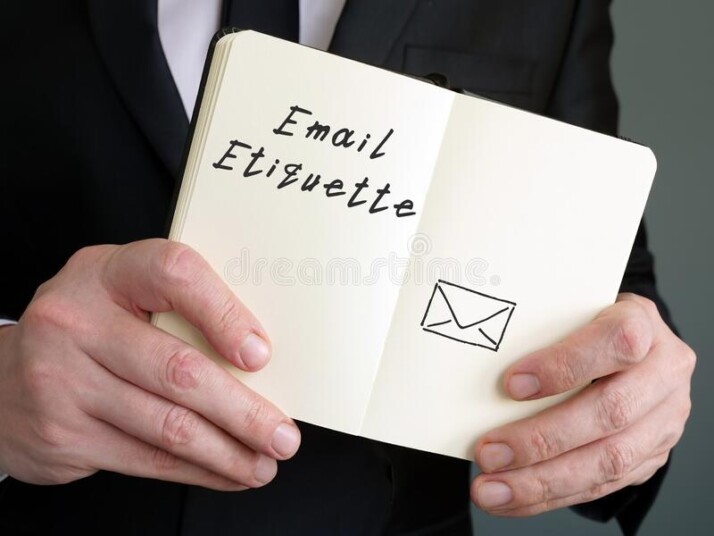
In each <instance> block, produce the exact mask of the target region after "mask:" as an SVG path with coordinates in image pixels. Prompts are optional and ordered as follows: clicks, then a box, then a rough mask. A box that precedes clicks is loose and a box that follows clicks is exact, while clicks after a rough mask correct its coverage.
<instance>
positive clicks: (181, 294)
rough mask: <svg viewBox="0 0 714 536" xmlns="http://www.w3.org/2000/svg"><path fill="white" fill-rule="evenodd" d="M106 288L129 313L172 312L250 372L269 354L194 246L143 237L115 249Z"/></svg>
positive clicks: (256, 327) (261, 334) (263, 338)
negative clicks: (192, 247) (194, 327)
mask: <svg viewBox="0 0 714 536" xmlns="http://www.w3.org/2000/svg"><path fill="white" fill-rule="evenodd" d="M105 274H106V275H105V277H104V278H103V282H104V286H105V287H106V288H107V289H108V291H109V292H110V294H111V295H112V297H113V298H114V299H115V300H116V301H117V303H119V304H121V305H122V306H123V307H124V308H126V309H127V310H129V311H132V312H136V310H137V308H139V309H141V310H142V311H150V312H163V311H176V312H178V313H179V314H180V315H181V316H183V317H184V318H185V319H186V320H188V321H189V322H190V323H191V324H193V325H194V326H196V327H197V328H198V329H199V330H200V331H201V333H202V334H203V335H204V336H205V337H206V339H207V340H208V342H209V343H210V344H211V346H213V348H215V349H216V351H217V352H218V353H219V354H221V355H222V356H223V357H225V358H226V359H227V360H228V361H230V362H231V363H233V364H234V365H236V366H237V367H239V368H241V369H243V370H246V371H253V370H257V369H260V368H261V367H263V366H264V365H265V364H266V363H267V362H268V360H269V358H270V343H269V339H268V336H267V334H266V332H265V330H264V329H263V327H262V326H261V325H260V323H259V322H258V320H257V319H256V318H255V316H253V314H252V313H251V312H250V310H249V309H248V308H247V307H246V306H245V305H243V304H242V303H241V301H240V300H239V299H238V298H237V297H236V295H235V294H233V292H232V291H231V290H230V288H228V286H227V285H226V284H225V283H224V282H223V281H222V280H221V278H220V277H219V276H218V274H216V273H215V272H214V271H213V269H212V268H211V267H210V266H209V264H208V263H207V262H206V261H205V260H204V259H203V258H202V257H201V256H200V255H199V254H198V253H196V252H195V251H194V250H193V249H191V248H189V247H188V246H185V245H183V244H180V243H178V242H171V241H167V240H159V239H155V240H144V241H141V242H134V243H131V244H129V245H127V246H124V247H122V248H120V249H118V250H116V251H115V252H114V253H113V254H112V256H111V257H110V258H109V259H108V261H107V265H106V272H105Z"/></svg>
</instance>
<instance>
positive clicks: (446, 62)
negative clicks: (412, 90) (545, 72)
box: [404, 45, 536, 107]
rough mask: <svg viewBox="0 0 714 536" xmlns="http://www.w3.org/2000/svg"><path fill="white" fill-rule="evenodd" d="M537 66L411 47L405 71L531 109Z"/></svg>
mask: <svg viewBox="0 0 714 536" xmlns="http://www.w3.org/2000/svg"><path fill="white" fill-rule="evenodd" d="M535 67H536V63H535V62H534V61H533V60H529V59H525V58H509V57H499V56H494V55H490V54H488V53H482V52H471V51H462V50H453V49H440V48H430V47H421V46H415V45H407V46H406V47H405V49H404V71H405V72H406V73H408V74H412V75H415V76H425V75H427V74H430V73H440V74H443V75H445V76H446V77H447V78H448V80H449V83H450V84H451V87H453V88H458V89H466V90H468V91H470V92H472V93H476V94H478V95H483V96H485V97H487V98H492V99H494V100H498V101H502V102H507V103H509V104H514V105H516V106H521V107H527V106H528V104H529V102H530V100H531V99H530V97H531V94H532V92H533V80H534V74H535Z"/></svg>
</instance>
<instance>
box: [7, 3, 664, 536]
mask: <svg viewBox="0 0 714 536" xmlns="http://www.w3.org/2000/svg"><path fill="white" fill-rule="evenodd" d="M608 8H609V5H608V2H606V1H605V0H561V1H559V2H533V1H532V0H509V1H498V2H495V1H492V2H488V1H486V0H438V1H436V0H435V1H431V0H350V1H348V2H347V4H346V7H345V9H344V12H343V14H342V17H341V18H340V21H339V23H338V25H337V29H336V31H335V35H334V39H333V42H332V45H331V47H330V50H331V51H332V52H333V53H335V54H340V55H343V56H347V57H350V58H354V59H357V60H360V61H363V62H367V63H371V64H375V65H379V66H383V67H386V68H389V69H393V70H397V71H405V72H408V73H413V74H417V75H424V74H427V73H430V72H435V71H436V72H441V73H443V74H445V75H447V76H448V77H449V80H450V81H451V83H452V84H453V85H454V86H457V87H461V88H466V89H468V90H471V91H473V92H476V93H480V94H483V95H485V96H487V97H490V98H494V99H497V100H501V101H504V102H507V103H509V104H512V105H515V106H518V107H521V108H525V109H527V110H531V111H534V112H537V113H540V114H545V115H548V116H551V117H554V118H557V119H560V120H563V121H567V122H570V123H573V124H576V125H581V126H584V127H587V128H590V129H594V130H598V131H603V132H608V133H614V132H615V130H616V125H617V113H618V112H617V102H616V98H615V94H614V92H613V88H612V85H611V81H610V74H609V66H608V62H609V54H610V49H611V45H612V32H611V26H610V21H609V16H608ZM1 11H2V15H3V16H2V27H3V28H2V32H0V50H3V51H4V52H3V54H2V56H1V57H0V70H1V72H2V73H3V77H2V81H1V82H0V95H1V96H2V100H1V102H2V106H3V113H2V129H1V130H0V181H1V183H0V184H1V190H0V191H1V194H0V244H1V247H2V262H0V308H1V309H4V312H5V313H6V315H7V316H9V317H12V318H18V317H19V316H20V315H21V314H22V312H23V310H24V308H25V307H26V305H27V303H28V302H29V300H30V299H31V297H32V295H33V292H34V289H35V288H36V287H37V286H38V285H39V284H40V283H42V282H43V281H45V280H46V279H48V278H50V277H52V275H53V274H54V273H55V272H56V271H57V270H58V269H59V268H60V267H61V266H62V264H63V263H64V262H65V260H66V259H67V258H68V257H69V256H71V255H72V253H73V252H74V251H76V250H77V249H79V248H80V247H82V246H86V245H89V244H99V243H126V242H130V241H133V240H139V239H143V238H147V237H155V236H161V235H162V234H163V231H164V226H165V222H166V220H167V216H168V211H169V206H170V199H171V196H172V192H173V190H174V187H175V183H176V181H177V177H178V173H179V166H180V159H181V153H182V149H183V145H184V143H185V139H186V135H187V132H188V120H187V118H186V117H185V115H184V111H183V108H182V106H181V102H180V98H179V95H178V92H177V90H176V88H175V86H174V84H173V81H172V78H171V74H170V71H169V69H168V66H167V64H166V61H165V58H164V56H163V53H162V50H161V46H160V43H159V40H158V36H157V30H156V6H155V1H154V2H152V1H144V0H124V1H119V0H115V1H109V0H105V1H99V0H64V1H62V2H56V1H54V0H27V1H23V2H12V3H8V4H6V5H4V6H3V8H2V10H1ZM622 286H623V289H625V290H631V291H634V292H638V293H639V294H642V295H645V296H648V297H650V298H652V299H654V300H655V301H657V303H658V304H659V305H660V307H662V311H663V314H665V316H666V310H664V308H663V305H662V302H661V301H660V300H659V297H658V295H657V293H656V290H655V282H654V276H653V271H652V258H651V256H650V254H649V252H648V250H647V244H646V238H645V234H644V230H643V229H641V231H640V233H639V234H638V237H637V241H636V244H635V246H634V249H633V252H632V257H631V259H630V263H629V265H628V269H627V274H626V276H625V278H624V280H623V284H622ZM301 428H302V431H303V446H302V448H301V450H300V452H299V453H298V455H297V456H296V457H295V458H294V459H293V460H291V461H289V462H286V463H283V464H282V465H281V469H280V472H279V475H278V478H277V479H276V481H275V482H274V483H272V484H271V485H269V486H267V487H265V488H263V489H259V490H254V491H250V492H243V493H237V494H230V493H216V492H211V491H207V490H203V489H197V488H190V487H187V486H182V485H176V484H170V483H165V482H159V481H151V480H143V479H138V478H129V477H125V476H121V475H117V474H110V473H99V474H97V475H95V476H92V477H90V478H86V479H83V480H81V481H78V482H75V483H72V484H68V485H63V486H53V487H40V486H31V485H27V484H23V483H21V482H18V481H15V480H13V479H8V480H6V481H4V482H3V483H2V484H0V532H1V533H3V534H43V535H48V534H65V533H78V534H84V533H92V534H151V535H162V534H167V535H168V534H178V533H180V534H204V533H206V534H224V533H225V534H229V533H234V532H240V533H241V534H266V533H271V532H275V533H305V534H336V533H346V534H352V533H354V534H375V533H402V532H410V531H417V530H419V529H421V531H420V532H418V533H419V534H427V533H428V534H431V533H434V534H448V533H452V534H469V530H470V529H469V521H468V520H469V514H468V505H469V500H468V470H469V468H468V464H467V463H465V462H462V461H459V460H455V459H450V458H446V457H441V456H436V455H430V454H425V453H422V452H417V451H411V450H408V449H403V448H398V447H393V446H389V445H384V444H380V443H377V442H373V441H368V440H364V439H357V438H354V437H350V436H346V435H342V434H338V433H333V432H330V431H326V430H323V429H319V428H316V427H312V426H308V425H302V427H301ZM663 475H664V470H661V471H660V472H659V473H658V475H657V476H656V477H655V478H653V479H652V480H651V481H650V482H648V483H647V484H645V485H643V486H639V487H631V488H627V489H625V490H623V491H621V492H619V493H616V494H613V495H611V496H609V497H607V498H605V499H602V500H599V501H596V502H593V503H590V504H587V505H581V506H580V507H578V508H577V509H578V511H580V512H581V513H583V514H584V515H587V516H588V517H591V518H594V519H599V520H607V519H610V518H612V517H613V516H617V519H618V520H619V522H620V524H621V525H622V526H623V528H624V529H625V531H626V532H627V533H633V532H634V531H635V530H636V527H637V526H638V525H639V522H640V520H641V519H642V517H643V516H644V514H645V513H646V511H647V510H648V508H649V507H650V504H651V502H652V501H653V499H654V496H655V494H656V491H657V489H658V487H659V484H660V480H661V478H662V476H663ZM236 527H241V528H240V529H238V530H237V529H236ZM415 533H416V532H415Z"/></svg>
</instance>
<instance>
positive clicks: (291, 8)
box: [222, 0, 300, 42]
mask: <svg viewBox="0 0 714 536" xmlns="http://www.w3.org/2000/svg"><path fill="white" fill-rule="evenodd" d="M298 1H299V0H223V21H222V22H223V25H224V26H236V27H238V28H241V29H244V30H257V31H259V32H262V33H266V34H269V35H272V36H275V37H280V38H282V39H289V40H290V41H294V42H297V41H298V38H299V27H300V22H299V21H300V19H299V17H300V16H299V9H298Z"/></svg>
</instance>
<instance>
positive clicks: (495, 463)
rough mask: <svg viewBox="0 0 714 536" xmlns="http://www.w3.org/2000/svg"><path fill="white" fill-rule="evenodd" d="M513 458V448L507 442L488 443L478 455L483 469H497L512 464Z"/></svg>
mask: <svg viewBox="0 0 714 536" xmlns="http://www.w3.org/2000/svg"><path fill="white" fill-rule="evenodd" d="M513 458H514V454H513V450H511V447H509V446H508V445H506V444H505V443H486V444H485V445H484V446H483V447H481V452H480V454H479V457H478V459H479V466H480V467H481V470H482V471H496V470H498V469H501V468H503V467H506V466H508V465H511V464H512V463H513Z"/></svg>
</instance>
